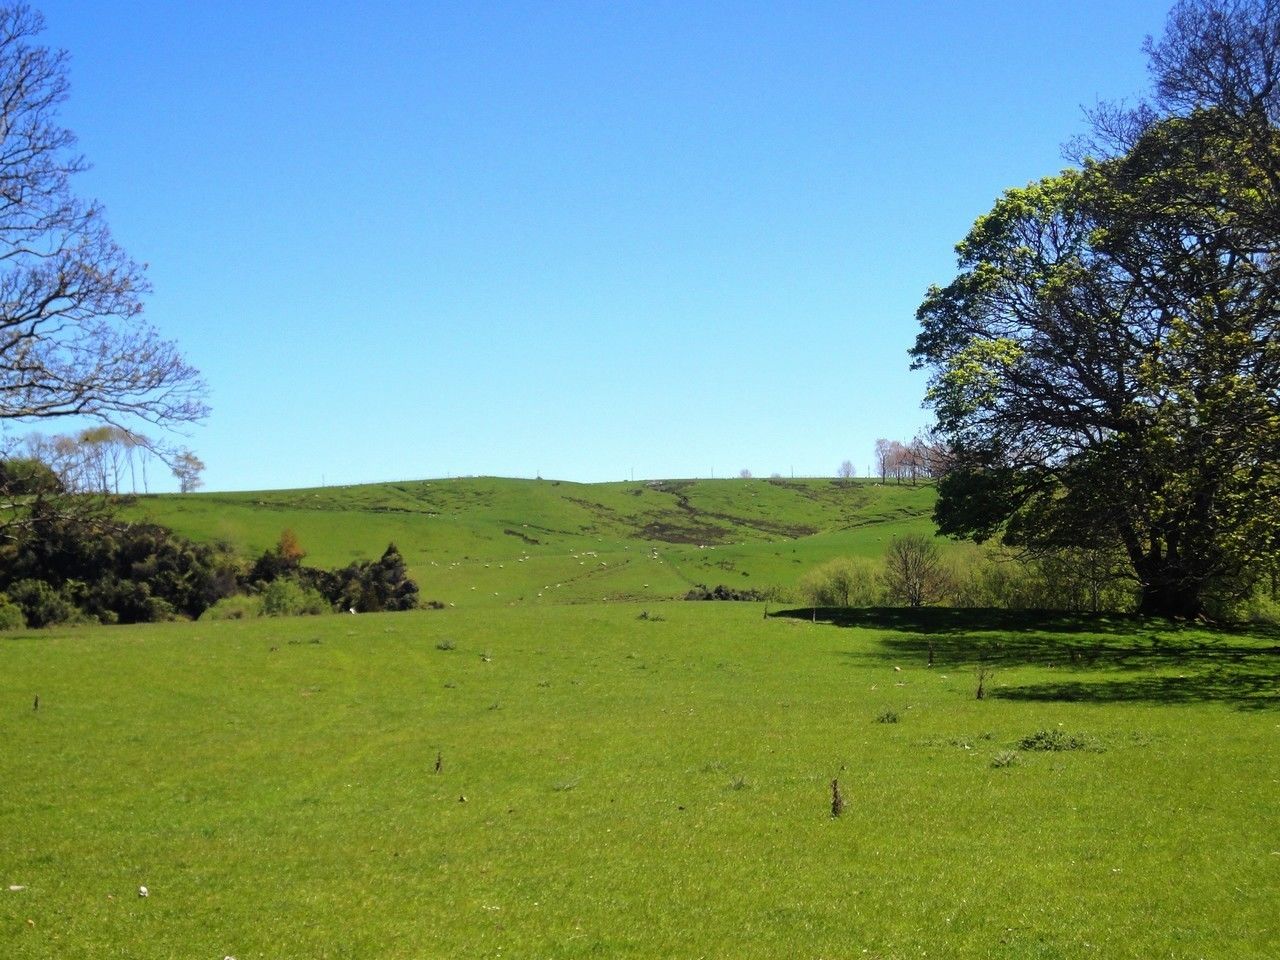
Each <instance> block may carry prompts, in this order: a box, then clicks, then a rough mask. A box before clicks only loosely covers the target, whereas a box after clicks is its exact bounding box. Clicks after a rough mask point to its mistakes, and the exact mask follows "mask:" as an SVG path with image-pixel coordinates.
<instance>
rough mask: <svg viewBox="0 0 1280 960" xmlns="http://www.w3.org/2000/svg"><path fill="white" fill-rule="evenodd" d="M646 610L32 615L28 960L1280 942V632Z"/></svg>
mask: <svg viewBox="0 0 1280 960" xmlns="http://www.w3.org/2000/svg"><path fill="white" fill-rule="evenodd" d="M646 609H648V610H649V611H650V613H651V614H660V617H661V619H659V617H657V616H651V617H650V618H649V620H648V621H643V622H642V621H637V619H636V614H637V610H636V608H635V607H633V606H631V607H629V606H627V605H622V604H617V605H601V604H596V605H587V604H583V605H562V606H557V607H554V608H548V609H539V608H533V607H523V608H514V609H507V610H504V609H488V610H471V611H464V610H461V609H458V610H446V611H437V612H430V613H427V612H424V613H414V614H393V615H370V616H360V617H350V616H347V617H326V618H318V619H316V618H313V619H305V620H290V619H281V620H273V621H260V620H255V621H230V622H220V623H210V624H205V623H197V624H172V625H156V626H150V627H138V628H94V629H75V630H66V631H58V632H50V633H46V634H30V635H23V636H18V637H5V638H3V639H0V744H3V748H2V749H0V956H3V957H15V958H23V960H37V958H59V960H66V958H95V960H96V958H101V957H112V956H119V957H130V958H162V957H163V958H169V957H209V958H213V960H220V958H222V957H225V956H233V957H236V958H237V960H249V958H340V957H350V958H357V957H358V958H369V957H378V958H418V957H450V958H455V957H456V958H467V957H498V956H502V957H539V958H541V957H550V958H555V957H563V958H569V957H573V958H577V957H602V956H603V957H645V958H648V957H663V956H671V957H698V956H708V957H713V956H714V957H745V958H752V957H771V958H772V957H777V958H791V957H837V956H838V957H846V956H847V957H874V958H907V957H912V958H915V957H921V956H930V957H973V958H978V957H992V956H1000V957H1045V958H1048V957H1053V958H1075V957H1082V958H1083V957H1096V958H1134V960H1136V958H1149V957H1179V958H1181V957H1230V958H1233V960H1236V958H1240V960H1245V958H1256V960H1262V958H1274V957H1275V955H1276V944H1277V943H1280V925H1278V922H1277V910H1276V904H1277V903H1278V902H1280V839H1278V838H1280V834H1278V832H1277V830H1276V818H1275V811H1276V810H1277V809H1280V784H1278V781H1277V775H1276V766H1275V757H1276V755H1277V746H1278V742H1277V741H1278V738H1280V709H1277V703H1278V700H1277V697H1278V696H1280V691H1278V690H1277V686H1276V678H1277V675H1280V656H1277V653H1276V645H1277V640H1276V638H1275V637H1273V636H1255V635H1248V634H1229V633H1214V632H1207V631H1195V630H1187V629H1183V630H1167V629H1164V628H1160V627H1152V626H1148V625H1142V624H1140V623H1138V622H1136V621H1135V622H1107V621H1101V620H1095V621H1091V622H1090V621H1071V622H1067V621H1054V620H1044V621H1042V622H1040V621H1035V620H1034V619H1030V618H1024V619H1023V620H1021V621H1019V622H1018V623H1010V622H997V621H998V618H994V619H993V622H991V623H987V624H984V623H983V621H982V619H981V616H980V615H973V614H970V615H967V616H968V619H963V620H959V621H957V620H952V619H943V618H936V619H935V620H932V621H931V620H929V619H928V617H927V616H925V615H905V614H904V615H891V614H890V613H887V612H886V613H884V614H882V615H879V616H878V617H877V616H876V615H873V614H861V615H859V619H858V621H857V622H856V623H855V622H846V623H837V622H819V623H817V624H814V623H812V622H809V620H806V619H801V618H798V617H797V618H795V619H792V618H788V617H785V616H783V617H770V618H767V619H765V618H762V617H761V607H760V606H759V605H757V604H728V603H721V604H715V603H702V604H695V603H669V604H649V605H647V607H646ZM805 613H806V616H807V615H808V613H809V612H808V611H806V612H805ZM927 638H932V639H933V640H934V641H935V648H936V663H935V665H934V666H933V667H932V668H929V667H927V666H926V642H927ZM1153 638H1154V639H1156V640H1158V641H1159V643H1158V644H1156V643H1153V642H1152V641H1153ZM446 640H449V641H451V642H453V643H455V644H456V650H457V651H459V652H456V653H450V654H444V653H441V652H440V649H439V647H440V645H441V644H444V643H445V641H446ZM997 641H999V643H1000V647H999V648H998V649H997V650H996V652H995V653H990V651H991V650H993V649H995V647H994V644H995V643H996V642H997ZM1067 644H1072V645H1075V646H1082V645H1087V646H1088V648H1089V649H1090V650H1093V651H1096V653H1097V655H1096V656H1095V657H1094V659H1093V662H1092V664H1091V665H1085V664H1083V663H1079V664H1073V663H1071V661H1070V659H1069V658H1067V657H1064V656H1062V651H1063V650H1064V649H1065V647H1066V645H1067ZM481 651H484V653H485V655H484V656H481V655H480V652H481ZM978 651H984V653H983V655H984V656H990V657H991V658H992V659H993V661H994V662H996V663H998V666H999V671H1000V672H999V678H998V679H999V682H998V685H997V686H995V687H994V688H992V690H991V692H990V694H989V695H988V697H987V699H985V700H983V701H977V700H975V699H974V696H973V676H972V671H973V665H974V663H975V662H976V657H977V652H978ZM1050 664H1053V665H1052V666H1051V665H1050ZM641 666H643V667H644V669H640V667H641ZM894 667H900V668H901V669H898V670H895V669H894ZM36 695H39V697H40V705H39V709H38V710H35V709H33V697H34V696H36ZM886 701H887V702H889V703H891V704H893V705H894V706H893V712H895V713H897V714H900V715H901V717H902V722H900V723H896V724H895V723H871V722H868V720H869V718H875V717H877V715H878V714H881V713H882V712H884V711H885V710H886V708H885V703H886ZM494 705H498V706H499V707H500V708H499V709H492V707H494ZM908 718H909V722H907V720H908ZM1059 730H1061V731H1066V733H1065V734H1063V735H1064V736H1067V737H1072V736H1077V735H1079V736H1084V735H1085V734H1084V733H1083V732H1085V731H1087V736H1088V737H1089V738H1091V742H1093V741H1096V742H1097V743H1100V744H1105V746H1106V749H1105V750H1102V751H1099V750H1093V749H1083V750H1082V749H1065V750H1031V749H1025V748H1024V749H1020V747H1021V746H1022V744H1023V743H1024V742H1026V739H1027V738H1029V737H1030V738H1037V737H1038V736H1039V734H1040V733H1041V732H1043V733H1044V736H1045V737H1047V738H1049V739H1053V738H1054V737H1056V736H1057V735H1056V734H1055V733H1054V731H1059ZM993 758H1000V759H999V762H996V761H995V760H993ZM836 778H838V779H839V783H840V789H841V793H842V795H843V798H844V800H845V808H844V811H843V814H842V816H840V817H839V818H833V817H832V816H831V782H832V780H833V779H836ZM10 885H13V886H17V887H22V888H23V889H20V890H9V889H8V888H9V886H10ZM141 885H145V886H146V887H147V888H148V892H149V896H148V897H146V898H141V897H139V896H138V893H137V891H138V888H139V886H141Z"/></svg>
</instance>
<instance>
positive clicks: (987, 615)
mask: <svg viewBox="0 0 1280 960" xmlns="http://www.w3.org/2000/svg"><path fill="white" fill-rule="evenodd" d="M773 616H775V617H785V618H796V619H804V620H811V619H813V611H812V610H811V609H797V610H783V611H780V612H778V613H775V614H773ZM817 620H818V622H820V623H830V624H834V625H836V626H841V627H859V628H862V629H866V630H873V631H879V632H880V636H878V637H877V638H876V639H875V641H874V642H872V643H867V644H859V645H858V646H856V647H853V648H846V649H842V650H838V651H836V655H837V656H839V657H840V658H842V659H845V660H846V661H849V662H851V663H854V664H857V665H860V666H868V667H875V666H890V665H892V666H905V665H908V664H910V665H921V666H922V665H924V664H927V663H928V662H929V658H930V655H931V653H932V658H933V664H934V666H935V667H936V668H938V669H940V670H958V669H972V668H973V667H974V666H976V665H977V664H978V663H979V662H985V663H987V664H989V665H990V666H991V667H992V668H993V669H995V670H997V671H999V670H1001V669H1007V668H1012V667H1041V668H1045V669H1048V670H1053V671H1055V673H1056V674H1058V676H1056V677H1054V678H1052V679H1048V680H1043V681H1037V682H1034V683H1028V684H1023V685H1019V686H1003V685H999V684H998V685H997V686H996V687H995V688H994V689H992V690H991V692H990V696H992V697H995V698H1000V699H1006V700H1025V701H1065V702H1094V703H1110V702H1150V703H1192V702H1203V701H1218V702H1225V703H1233V704H1236V705H1237V706H1239V707H1240V708H1242V709H1264V708H1269V707H1280V632H1277V631H1276V630H1275V629H1274V628H1253V629H1248V630H1245V629H1230V628H1220V627H1214V628H1209V627H1206V626H1204V625H1202V624H1171V623H1169V622H1168V621H1165V620H1160V619H1152V618H1142V617H1136V616H1117V615H1091V614H1081V615H1077V614H1067V613H1060V612H1054V611H1047V612H1045V611H1025V610H974V609H946V608H918V609H908V608H901V609H899V608H883V607H882V608H862V609H847V610H846V609H824V608H822V607H819V608H818V610H817Z"/></svg>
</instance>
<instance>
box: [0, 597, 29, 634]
mask: <svg viewBox="0 0 1280 960" xmlns="http://www.w3.org/2000/svg"><path fill="white" fill-rule="evenodd" d="M26 625H27V618H26V616H25V615H24V614H23V612H22V608H21V607H20V606H18V605H17V604H16V603H11V602H10V601H9V600H8V599H4V598H0V630H21V629H23V628H24V627H26Z"/></svg>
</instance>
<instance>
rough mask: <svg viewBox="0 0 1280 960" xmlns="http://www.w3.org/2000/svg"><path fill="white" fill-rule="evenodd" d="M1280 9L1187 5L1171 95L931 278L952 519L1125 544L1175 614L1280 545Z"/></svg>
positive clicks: (931, 324)
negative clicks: (938, 282)
mask: <svg viewBox="0 0 1280 960" xmlns="http://www.w3.org/2000/svg"><path fill="white" fill-rule="evenodd" d="M1276 9H1277V5H1276V4H1275V3H1274V2H1271V0H1257V2H1226V0H1207V2H1184V3H1181V4H1179V5H1178V6H1177V7H1175V9H1174V12H1173V13H1172V14H1171V16H1170V21H1169V28H1168V31H1167V33H1166V36H1165V38H1164V40H1163V41H1162V42H1161V43H1159V44H1155V43H1149V44H1148V49H1149V51H1150V53H1151V57H1152V67H1153V71H1155V72H1156V74H1157V76H1156V80H1157V92H1158V94H1159V97H1160V99H1159V100H1158V101H1157V107H1160V106H1163V108H1164V112H1163V113H1161V112H1160V111H1159V110H1157V109H1156V108H1150V107H1146V108H1140V109H1139V110H1137V111H1132V112H1131V113H1130V114H1129V121H1130V122H1128V123H1127V124H1114V125H1113V126H1112V127H1111V128H1110V129H1111V130H1113V131H1114V130H1121V129H1122V130H1124V131H1125V136H1123V137H1113V138H1112V139H1111V142H1112V143H1113V144H1114V145H1115V149H1114V150H1113V151H1112V152H1111V154H1110V155H1104V156H1102V157H1101V158H1098V159H1093V158H1089V159H1086V160H1085V161H1084V163H1083V165H1082V167H1081V168H1079V169H1069V170H1066V171H1064V172H1062V173H1060V174H1058V175H1056V176H1052V177H1047V178H1045V179H1042V180H1040V181H1037V182H1034V183H1032V184H1030V185H1028V186H1026V187H1021V188H1016V189H1012V190H1008V191H1006V192H1005V194H1004V195H1003V196H1002V197H1001V198H1000V199H999V200H998V201H997V203H996V204H995V206H994V207H993V208H992V210H991V211H990V212H989V213H987V214H985V215H984V216H982V217H980V218H979V219H978V221H977V222H976V223H975V224H974V227H973V229H972V230H971V231H970V233H969V235H968V236H967V237H966V238H965V239H964V240H963V241H962V242H961V243H960V244H959V246H958V248H957V250H958V253H959V266H960V273H959V274H958V276H957V277H956V278H955V279H954V280H953V281H952V282H951V283H950V284H948V285H947V286H945V287H934V288H932V289H930V291H929V293H928V295H927V296H926V298H925V300H924V302H923V304H922V305H921V307H920V309H919V311H918V318H919V320H920V323H921V331H920V334H919V336H918V338H917V341H916V344H915V347H914V348H913V350H912V355H913V357H914V361H915V365H916V366H919V367H926V368H928V369H929V370H930V371H931V373H932V378H931V382H930V387H929V392H928V395H927V400H926V402H927V403H928V404H929V405H930V406H932V407H933V409H934V411H935V413H936V415H937V418H938V426H939V429H940V432H941V434H942V435H943V437H944V438H945V439H946V441H947V442H948V444H949V445H950V447H951V454H952V457H953V461H952V469H951V472H950V473H949V474H948V475H947V476H946V477H945V478H944V479H943V481H942V482H941V484H940V498H939V502H938V508H937V519H938V521H939V524H940V527H941V529H942V530H943V531H944V532H946V533H949V534H953V535H961V536H971V537H974V538H976V539H985V538H987V537H990V536H993V535H996V534H998V533H1000V534H1003V536H1004V537H1005V539H1006V541H1008V542H1010V543H1013V544H1021V545H1024V546H1027V547H1030V548H1056V547H1068V546H1083V547H1090V548H1098V547H1103V548H1106V547H1114V548H1115V549H1117V550H1119V551H1122V552H1123V554H1124V555H1125V556H1127V557H1128V559H1129V562H1130V566H1131V569H1132V572H1133V575H1134V577H1135V578H1136V580H1137V581H1138V583H1139V585H1140V587H1141V590H1142V602H1141V609H1142V610H1144V611H1146V612H1151V613H1163V614H1172V615H1194V614H1197V613H1199V612H1200V610H1201V609H1202V607H1203V604H1204V602H1205V600H1206V598H1208V597H1210V596H1214V595H1222V594H1229V593H1231V592H1233V591H1236V592H1238V591H1240V590H1242V589H1245V588H1246V587H1247V586H1248V583H1249V581H1250V578H1251V577H1252V576H1254V575H1256V573H1257V572H1259V571H1260V567H1261V565H1262V564H1264V563H1267V562H1271V561H1270V558H1271V557H1272V556H1273V555H1274V552H1275V550H1276V546H1277V540H1278V536H1277V531H1280V287H1278V283H1280V273H1277V264H1278V263H1280V130H1277V127H1276V124H1275V114H1274V103H1275V81H1276V79H1277V77H1276V75H1275V70H1274V67H1275V65H1276V59H1277V53H1276V49H1275V45H1274V44H1273V45H1272V47H1271V48H1269V49H1268V48H1266V43H1265V42H1264V41H1265V38H1266V37H1268V36H1271V37H1274V35H1275V24H1276V22H1277V17H1276ZM1228 27H1230V29H1228ZM1268 31H1270V32H1268ZM1260 37H1261V38H1263V39H1262V40H1259V38H1260ZM1231 38H1235V40H1234V41H1232V40H1231ZM1242 38H1243V39H1242ZM1228 41H1230V42H1236V43H1238V44H1241V45H1243V46H1242V48H1241V49H1239V50H1236V51H1234V52H1232V51H1230V50H1227V51H1223V50H1222V49H1221V45H1222V43H1226V42H1228ZM1249 44H1252V46H1250V45H1249ZM1246 47H1247V49H1246ZM1210 50H1216V51H1217V53H1216V55H1210V53H1209V52H1207V51H1210ZM1240 63H1248V64H1251V67H1250V69H1249V70H1248V71H1245V70H1243V69H1239V68H1237V66H1236V65H1238V64H1240ZM1215 64H1216V66H1215ZM1171 65H1180V66H1179V70H1180V71H1181V72H1179V70H1175V69H1174V67H1173V66H1171ZM1193 66H1194V68H1195V69H1193ZM1215 69H1217V70H1219V71H1225V72H1226V73H1227V74H1229V75H1223V76H1219V77H1218V82H1217V83H1216V85H1215V83H1213V82H1211V81H1210V79H1209V77H1210V75H1211V74H1212V73H1213V71H1214V70H1215ZM1162 70H1163V71H1164V73H1161V72H1160V71H1162ZM1197 71H1199V72H1197ZM1188 77H1191V78H1193V79H1194V80H1195V84H1194V89H1193V86H1192V84H1191V81H1190V80H1189V79H1187V78H1188ZM1228 92H1229V93H1230V95H1228ZM1175 108H1181V109H1177V110H1175ZM1117 115H1118V114H1116V113H1111V114H1108V115H1107V116H1108V117H1109V118H1110V119H1114V118H1115V117H1116V116H1117Z"/></svg>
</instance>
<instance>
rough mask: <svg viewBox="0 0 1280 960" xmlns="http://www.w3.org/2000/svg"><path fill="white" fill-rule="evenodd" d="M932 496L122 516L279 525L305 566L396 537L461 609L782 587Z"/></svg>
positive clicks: (825, 486) (267, 532) (693, 491)
mask: <svg viewBox="0 0 1280 960" xmlns="http://www.w3.org/2000/svg"><path fill="white" fill-rule="evenodd" d="M933 501H934V491H933V489H932V488H931V487H928V486H919V487H912V486H908V485H893V484H890V485H881V484H879V483H875V482H872V481H867V480H862V481H854V482H852V483H848V484H845V483H840V482H836V481H832V480H780V479H769V480H765V479H759V480H738V479H735V480H667V481H648V482H635V483H603V484H580V483H569V482H563V481H555V480H512V479H498V478H488V477H481V478H458V479H448V480H422V481H412V482H404V483H390V484H368V485H362V486H351V487H324V488H318V489H308V490H277V491H269V492H254V493H204V494H185V495H160V496H152V497H142V498H138V500H137V502H136V503H135V504H134V505H133V506H132V507H130V508H129V509H130V513H131V515H133V516H135V517H139V518H141V517H147V518H150V519H154V520H156V521H158V522H160V523H163V524H165V525H167V526H170V527H172V528H173V529H175V530H177V531H178V532H179V533H181V534H183V535H185V536H188V537H191V538H193V539H196V540H206V541H208V540H225V541H227V542H229V543H230V544H232V545H233V546H234V547H235V548H236V549H237V550H238V551H240V552H243V553H245V554H257V553H260V552H262V551H263V550H265V549H267V548H268V547H270V546H272V545H273V544H274V543H275V542H276V540H277V539H278V537H279V535H280V531H281V530H283V529H285V528H290V529H292V530H293V531H295V532H296V533H297V534H298V537H299V539H300V540H301V542H302V545H303V547H304V548H305V549H306V550H307V558H306V562H307V563H309V564H312V565H315V566H321V567H335V566H340V565H344V564H347V563H349V562H351V561H352V560H357V559H370V558H374V557H377V556H378V555H379V554H380V553H381V552H382V550H383V549H384V548H385V547H386V545H387V543H388V542H392V541H394V542H395V543H396V544H397V545H398V546H399V548H400V550H401V553H402V554H403V555H404V557H405V559H406V560H407V561H408V563H409V566H410V569H411V571H412V574H413V576H414V577H415V578H416V579H417V580H418V582H419V583H420V584H421V586H422V593H423V597H424V598H426V599H438V600H441V601H444V602H447V603H454V604H457V605H474V604H481V603H484V604H495V603H497V604H509V603H538V602H553V601H561V602H564V601H582V600H597V601H598V600H603V599H611V600H612V599H644V598H649V597H652V598H655V599H657V598H661V597H673V596H682V595H683V594H684V593H685V592H686V591H687V590H688V589H689V587H690V586H691V585H693V584H695V583H704V584H707V585H709V586H714V585H716V584H719V583H724V584H728V585H731V586H735V587H739V588H748V587H750V588H756V589H762V588H766V587H780V588H784V589H786V588H790V587H793V586H794V585H795V583H796V582H797V580H798V579H799V577H800V576H801V574H802V573H803V572H804V571H805V570H807V569H808V568H809V567H811V566H812V565H814V564H815V563H818V562H821V561H823V560H826V559H828V558H829V557H833V556H839V555H859V556H879V555H880V554H881V553H882V552H883V550H884V545H885V543H886V542H887V540H888V539H890V538H892V537H894V536H897V535H899V534H902V533H907V532H931V531H932V529H933V524H932V521H931V520H930V512H931V510H932V508H933Z"/></svg>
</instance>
